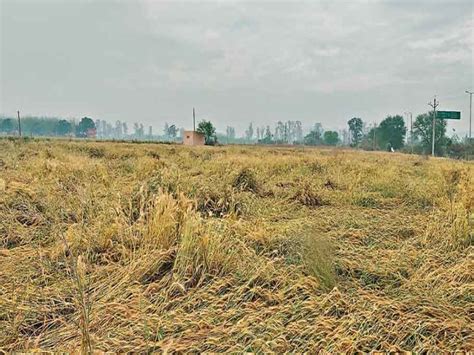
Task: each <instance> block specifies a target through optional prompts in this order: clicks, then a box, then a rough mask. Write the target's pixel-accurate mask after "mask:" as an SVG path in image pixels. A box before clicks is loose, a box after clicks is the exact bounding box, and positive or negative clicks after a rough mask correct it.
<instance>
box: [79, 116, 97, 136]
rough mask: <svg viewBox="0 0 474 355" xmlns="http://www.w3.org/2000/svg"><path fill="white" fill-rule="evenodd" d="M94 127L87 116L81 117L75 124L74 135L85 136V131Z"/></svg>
mask: <svg viewBox="0 0 474 355" xmlns="http://www.w3.org/2000/svg"><path fill="white" fill-rule="evenodd" d="M94 128H95V123H94V121H93V120H92V119H91V118H89V117H83V118H82V119H81V121H80V122H79V124H78V125H77V130H76V135H77V136H78V137H87V131H88V130H89V129H94Z"/></svg>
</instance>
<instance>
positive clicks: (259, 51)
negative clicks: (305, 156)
mask: <svg viewBox="0 0 474 355" xmlns="http://www.w3.org/2000/svg"><path fill="white" fill-rule="evenodd" d="M0 4H1V5H0V12H1V15H0V16H1V17H0V21H1V37H0V38H1V47H0V51H1V56H0V61H1V63H0V69H1V70H0V90H1V91H0V113H3V114H8V115H13V114H15V113H16V110H18V109H19V110H21V111H22V113H23V114H25V115H26V114H31V115H48V116H55V115H61V116H67V117H82V116H85V115H87V116H90V117H93V118H100V119H106V120H108V121H111V122H112V121H115V120H124V121H127V122H130V123H133V122H135V121H140V122H143V123H145V124H146V125H149V124H150V125H153V126H154V128H155V129H160V130H161V128H162V127H163V125H164V123H165V121H167V122H173V123H176V124H177V125H179V126H185V127H186V128H190V127H191V125H192V118H191V117H192V107H193V106H195V107H196V111H197V117H198V119H202V118H206V119H211V120H212V121H213V122H215V124H216V125H217V127H218V130H219V131H225V127H226V126H227V125H232V126H234V127H236V128H237V131H238V132H242V131H243V130H244V129H245V128H246V127H247V125H248V123H249V122H251V121H252V122H254V124H256V123H258V124H259V125H266V124H271V125H273V123H274V122H276V121H277V120H290V119H291V120H301V121H302V122H303V124H304V126H305V127H309V126H311V125H312V124H314V123H315V122H321V123H322V124H323V126H324V127H325V128H326V129H330V128H342V127H344V126H345V124H346V122H347V120H348V119H350V118H351V117H354V116H357V117H361V118H362V119H363V120H364V121H367V122H374V121H378V122H380V121H381V120H382V119H383V118H384V117H385V116H386V115H388V114H398V113H401V114H403V112H404V111H412V112H413V114H414V115H416V114H419V113H422V112H426V111H427V110H428V109H429V107H428V106H427V102H428V101H429V100H432V98H433V95H434V94H436V95H437V96H438V99H439V100H440V102H441V105H440V107H439V108H440V109H446V110H448V109H453V110H460V111H462V115H463V119H462V121H461V122H450V127H453V128H456V129H457V131H458V132H467V129H468V120H469V97H468V95H467V94H465V93H464V91H465V90H466V89H471V90H474V85H473V77H474V73H473V66H474V63H473V58H474V57H473V47H474V46H473V42H474V33H473V28H474V20H473V4H474V2H472V1H444V2H440V1H393V2H387V1H365V2H357V1H347V2H343V1H311V2H303V1H278V2H275V1H246V2H243V1H215V2H211V1H206V2H196V1H173V2H171V1H170V2H165V1H132V0H130V1H111V0H102V1H101V0H95V1H85V0H68V1H65V0H64V1H60V0H56V1H51V0H29V1H28V0H0Z"/></svg>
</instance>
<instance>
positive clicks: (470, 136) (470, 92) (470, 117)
mask: <svg viewBox="0 0 474 355" xmlns="http://www.w3.org/2000/svg"><path fill="white" fill-rule="evenodd" d="M466 94H469V96H470V102H469V141H470V140H471V139H472V135H471V134H472V94H473V92H472V91H468V90H466Z"/></svg>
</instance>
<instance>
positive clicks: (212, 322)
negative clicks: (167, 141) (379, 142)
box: [0, 139, 474, 353]
mask: <svg viewBox="0 0 474 355" xmlns="http://www.w3.org/2000/svg"><path fill="white" fill-rule="evenodd" d="M473 240H474V165H473V164H472V163H468V162H460V161H452V160H446V159H426V158H423V157H419V156H411V155H401V154H389V153H370V152H359V151H351V150H341V149H332V150H331V149H322V148H321V149H310V148H303V147H294V148H285V147H281V148H276V147H244V146H230V147H200V148H189V147H183V146H179V145H160V144H132V143H113V142H92V141H91V142H89V141H83V142H80V141H67V140H50V141H49V140H25V141H20V140H14V139H10V140H7V139H2V140H0V266H1V267H0V350H3V351H40V350H43V351H51V350H54V351H82V352H97V351H110V352H154V351H163V352H201V351H206V352H223V351H226V352H278V353H280V352H311V353H314V352H317V351H327V352H356V351H371V350H372V351H373V350H381V351H401V350H408V351H422V350H427V351H434V352H440V351H455V350H464V351H469V350H474V336H473V331H474V326H473V324H474V322H473V321H474V320H473V314H474V283H473V272H472V270H473V266H474V262H473V261H474V259H473Z"/></svg>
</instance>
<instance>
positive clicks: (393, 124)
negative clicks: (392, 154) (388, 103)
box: [369, 115, 407, 149]
mask: <svg viewBox="0 0 474 355" xmlns="http://www.w3.org/2000/svg"><path fill="white" fill-rule="evenodd" d="M370 133H372V136H373V131H371V132H369V135H370ZM406 133H407V128H406V127H405V120H404V119H403V117H402V116H400V115H396V116H388V117H387V118H385V119H384V120H383V121H382V122H381V123H380V125H379V126H378V127H377V129H376V132H375V135H376V142H377V144H378V146H379V147H380V148H383V149H384V148H385V147H387V146H388V145H390V146H391V147H393V149H400V148H402V147H403V143H404V141H405V136H406Z"/></svg>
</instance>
